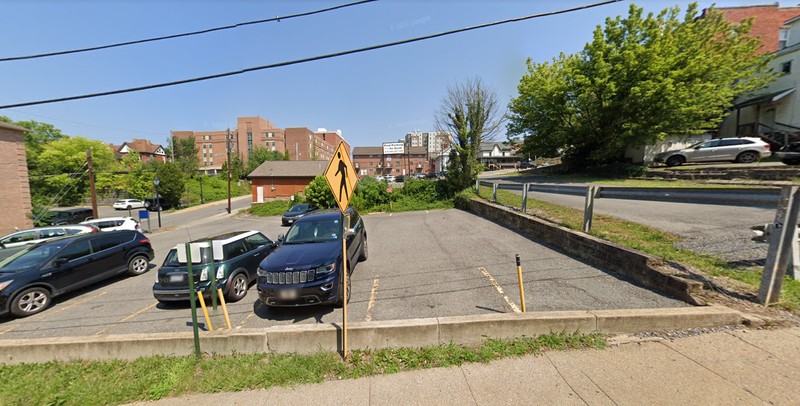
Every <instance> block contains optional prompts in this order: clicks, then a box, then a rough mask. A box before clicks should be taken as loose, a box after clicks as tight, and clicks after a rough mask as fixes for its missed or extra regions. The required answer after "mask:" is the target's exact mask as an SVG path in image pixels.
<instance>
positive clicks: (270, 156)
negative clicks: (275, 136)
mask: <svg viewBox="0 0 800 406" xmlns="http://www.w3.org/2000/svg"><path fill="white" fill-rule="evenodd" d="M284 156H285V155H284V154H282V153H280V152H278V151H270V150H268V149H266V148H255V149H253V150H252V151H250V158H249V159H248V161H247V168H246V169H245V170H244V172H243V173H242V175H243V177H246V176H247V175H249V174H251V173H252V172H253V171H254V170H256V168H258V167H259V166H260V165H261V164H263V163H264V162H265V161H283V160H284Z"/></svg>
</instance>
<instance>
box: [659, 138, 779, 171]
mask: <svg viewBox="0 0 800 406" xmlns="http://www.w3.org/2000/svg"><path fill="white" fill-rule="evenodd" d="M771 154H772V152H771V151H770V145H769V144H768V143H767V142H766V141H764V140H762V139H761V138H719V139H715V140H708V141H703V142H698V143H697V144H694V145H692V146H690V147H688V148H683V149H678V150H673V151H667V152H662V153H660V154H657V155H656V156H655V157H654V158H653V160H654V161H655V162H660V163H664V164H666V165H667V166H677V165H682V164H685V163H688V162H719V161H730V162H739V163H752V162H755V161H757V160H759V159H762V158H766V157H769V156H770V155H771Z"/></svg>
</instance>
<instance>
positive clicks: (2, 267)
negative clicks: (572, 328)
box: [0, 241, 68, 273]
mask: <svg viewBox="0 0 800 406" xmlns="http://www.w3.org/2000/svg"><path fill="white" fill-rule="evenodd" d="M67 243H68V241H63V242H60V243H52V244H44V245H32V246H30V247H28V248H26V249H24V250H22V251H20V252H17V253H15V254H14V255H12V256H10V257H8V258H6V259H5V260H4V261H3V262H0V273H15V272H19V271H22V270H25V269H28V268H34V267H41V266H42V265H44V263H45V262H47V261H49V260H50V258H52V257H53V255H55V253H56V252H58V251H60V250H61V249H62V248H64V246H65V245H67Z"/></svg>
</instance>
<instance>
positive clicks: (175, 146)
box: [166, 136, 200, 176]
mask: <svg viewBox="0 0 800 406" xmlns="http://www.w3.org/2000/svg"><path fill="white" fill-rule="evenodd" d="M169 141H170V142H169V147H167V151H166V152H167V156H168V157H171V158H172V160H173V161H174V162H175V163H176V164H178V167H180V169H181V171H183V172H184V173H186V174H188V175H191V176H194V174H196V173H197V170H198V168H200V158H198V157H197V152H198V151H197V145H196V144H195V142H194V138H193V137H175V136H172V137H170V139H169Z"/></svg>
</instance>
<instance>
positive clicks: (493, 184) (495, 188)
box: [492, 183, 497, 203]
mask: <svg viewBox="0 0 800 406" xmlns="http://www.w3.org/2000/svg"><path fill="white" fill-rule="evenodd" d="M492 201H493V202H495V203H497V183H492Z"/></svg>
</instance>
